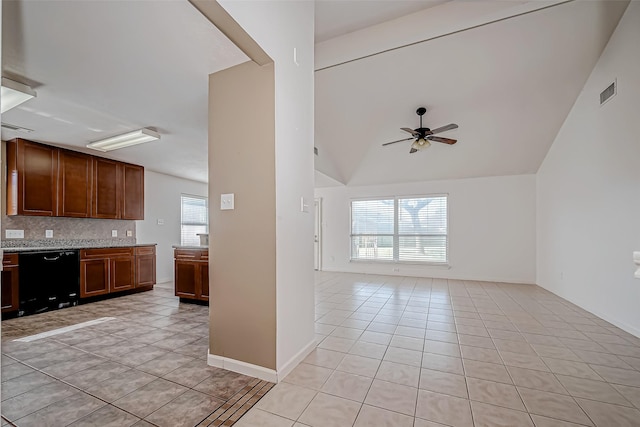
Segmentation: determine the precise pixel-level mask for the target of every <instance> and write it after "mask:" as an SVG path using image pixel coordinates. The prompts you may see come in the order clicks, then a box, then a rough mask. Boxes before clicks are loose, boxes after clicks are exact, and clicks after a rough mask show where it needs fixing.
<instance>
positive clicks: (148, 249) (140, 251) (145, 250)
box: [134, 246, 156, 255]
mask: <svg viewBox="0 0 640 427" xmlns="http://www.w3.org/2000/svg"><path fill="white" fill-rule="evenodd" d="M134 251H135V254H136V255H155V253H156V247H155V246H136V247H135V248H134Z"/></svg>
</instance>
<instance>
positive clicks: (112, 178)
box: [91, 157, 122, 219]
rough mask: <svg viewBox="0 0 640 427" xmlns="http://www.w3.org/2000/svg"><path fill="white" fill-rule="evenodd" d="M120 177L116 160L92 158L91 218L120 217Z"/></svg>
mask: <svg viewBox="0 0 640 427" xmlns="http://www.w3.org/2000/svg"><path fill="white" fill-rule="evenodd" d="M121 179H122V177H121V173H120V164H119V163H118V162H115V161H113V160H107V159H102V158H98V157H94V158H93V209H92V212H91V216H92V217H93V218H107V219H119V218H120V198H121V183H122V181H121Z"/></svg>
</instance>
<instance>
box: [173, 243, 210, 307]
mask: <svg viewBox="0 0 640 427" xmlns="http://www.w3.org/2000/svg"><path fill="white" fill-rule="evenodd" d="M174 257H175V280H174V282H175V292H176V296H178V297H180V298H186V299H191V300H198V301H209V251H208V250H207V249H176V250H175V253H174Z"/></svg>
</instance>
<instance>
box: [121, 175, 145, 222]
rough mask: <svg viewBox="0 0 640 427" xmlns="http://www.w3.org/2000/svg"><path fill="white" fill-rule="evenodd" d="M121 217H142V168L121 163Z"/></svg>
mask: <svg viewBox="0 0 640 427" xmlns="http://www.w3.org/2000/svg"><path fill="white" fill-rule="evenodd" d="M122 182H123V185H124V189H123V198H122V201H123V203H122V219H144V168H143V167H142V166H136V165H128V164H123V165H122Z"/></svg>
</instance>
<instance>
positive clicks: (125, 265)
mask: <svg viewBox="0 0 640 427" xmlns="http://www.w3.org/2000/svg"><path fill="white" fill-rule="evenodd" d="M133 260H134V258H133V257H132V256H129V257H119V258H111V259H110V270H109V274H110V276H111V289H110V290H111V292H117V291H124V290H127V289H133V285H134V274H133V273H134V271H133Z"/></svg>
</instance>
